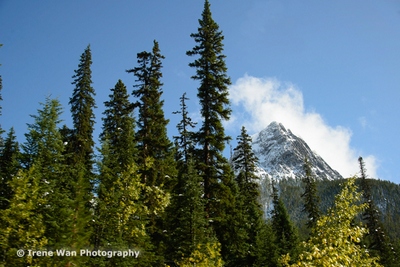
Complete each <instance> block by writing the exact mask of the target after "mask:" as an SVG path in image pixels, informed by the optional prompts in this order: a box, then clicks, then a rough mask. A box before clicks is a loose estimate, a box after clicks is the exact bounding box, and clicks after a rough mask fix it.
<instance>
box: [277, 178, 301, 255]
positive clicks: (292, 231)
mask: <svg viewBox="0 0 400 267" xmlns="http://www.w3.org/2000/svg"><path fill="white" fill-rule="evenodd" d="M272 192H273V193H272V197H273V200H272V203H273V205H274V208H273V210H272V211H271V221H272V229H273V230H274V233H275V244H276V246H277V250H278V251H277V252H278V255H285V254H288V253H290V254H292V255H296V249H297V246H298V243H299V238H298V235H297V231H296V228H295V227H294V225H293V223H292V221H291V220H290V217H289V214H288V212H287V209H286V207H285V204H284V203H283V201H282V199H281V197H280V196H279V193H278V189H277V188H276V185H275V184H274V183H273V184H272Z"/></svg>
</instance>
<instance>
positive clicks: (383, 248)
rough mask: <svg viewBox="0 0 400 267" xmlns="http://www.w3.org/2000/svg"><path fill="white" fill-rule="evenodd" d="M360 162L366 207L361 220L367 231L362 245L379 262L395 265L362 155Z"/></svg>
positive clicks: (392, 249) (392, 250)
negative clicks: (376, 257) (377, 258)
mask: <svg viewBox="0 0 400 267" xmlns="http://www.w3.org/2000/svg"><path fill="white" fill-rule="evenodd" d="M358 161H359V164H360V174H361V179H360V184H361V189H362V195H363V199H364V203H365V204H366V209H365V210H364V212H363V220H364V221H365V223H366V228H367V229H368V233H367V234H366V235H365V237H364V238H363V242H362V243H363V245H364V246H366V247H367V248H368V250H369V251H370V254H371V255H372V256H378V257H380V260H379V262H380V263H381V264H382V265H384V266H388V267H389V266H395V265H397V260H396V255H395V254H396V253H394V248H393V246H392V244H391V242H390V239H389V237H388V235H387V234H386V230H385V229H384V226H383V224H382V222H381V217H382V216H381V214H380V212H379V210H378V208H377V207H376V205H375V202H374V200H373V199H372V190H371V185H370V181H369V180H367V174H366V169H365V164H364V161H363V159H362V157H359V159H358Z"/></svg>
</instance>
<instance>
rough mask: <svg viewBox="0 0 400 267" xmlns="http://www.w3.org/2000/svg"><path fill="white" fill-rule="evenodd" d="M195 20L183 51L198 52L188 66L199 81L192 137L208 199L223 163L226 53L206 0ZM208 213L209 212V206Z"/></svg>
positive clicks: (227, 113)
mask: <svg viewBox="0 0 400 267" xmlns="http://www.w3.org/2000/svg"><path fill="white" fill-rule="evenodd" d="M199 24H200V27H199V28H198V32H197V33H192V34H191V35H190V36H191V37H192V38H194V41H195V42H196V46H195V47H194V48H193V49H192V50H190V51H187V52H186V54H187V55H189V56H198V58H197V59H195V60H194V61H193V62H192V63H190V64H189V66H190V67H192V68H195V69H196V75H194V76H192V79H194V80H198V81H200V86H199V88H198V93H197V96H198V98H199V100H200V105H201V116H202V118H203V123H202V125H201V128H200V129H199V131H198V132H197V133H196V141H197V143H198V144H199V145H200V149H199V155H198V157H199V160H200V162H201V165H200V168H201V171H202V176H203V179H204V193H205V197H206V199H207V201H210V202H211V201H212V200H213V199H216V195H215V194H216V191H215V190H216V184H217V183H218V182H219V178H220V177H219V176H220V173H221V172H220V171H221V167H219V166H221V165H222V164H225V163H226V159H225V158H224V157H223V156H222V151H223V150H224V148H225V142H226V141H227V140H229V139H230V138H229V137H228V136H226V135H225V131H224V127H223V125H222V121H223V120H228V119H229V117H230V114H231V109H230V108H229V99H228V85H230V84H231V81H230V78H229V77H228V75H227V67H226V65H225V57H226V56H225V55H224V54H222V52H223V43H222V41H223V39H224V36H223V35H222V32H221V31H220V30H219V26H218V24H217V23H216V22H215V21H214V20H213V18H212V14H211V10H210V4H209V2H208V1H207V0H206V1H205V2H204V10H203V13H202V18H201V19H200V20H199ZM208 213H209V214H208V216H210V215H211V214H210V213H211V210H209V211H208Z"/></svg>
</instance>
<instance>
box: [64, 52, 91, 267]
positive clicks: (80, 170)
mask: <svg viewBox="0 0 400 267" xmlns="http://www.w3.org/2000/svg"><path fill="white" fill-rule="evenodd" d="M91 65H92V54H91V50H90V45H88V46H87V47H86V49H85V50H84V52H83V53H82V55H81V57H80V62H79V64H78V69H77V70H75V71H74V72H75V75H73V76H72V78H73V79H74V80H73V82H72V84H73V85H75V88H74V90H73V93H72V97H71V98H70V101H69V104H70V106H71V114H72V121H73V129H68V128H67V127H64V128H63V129H62V136H63V138H64V142H67V145H66V151H65V153H64V154H65V157H66V161H67V165H68V167H69V168H68V173H67V174H66V175H67V176H68V177H69V180H68V181H67V184H66V188H67V189H68V191H69V195H70V199H71V200H72V201H71V202H70V203H69V204H70V209H72V211H73V220H72V221H71V222H70V227H69V228H68V229H70V231H71V235H69V236H68V239H69V240H68V243H69V244H70V247H71V248H74V249H80V248H83V247H87V246H88V245H89V241H90V235H91V228H90V224H89V222H90V220H91V211H90V209H92V200H93V185H94V181H95V177H94V174H93V163H94V159H93V146H94V141H93V136H92V135H93V129H94V123H95V121H94V119H95V115H94V111H93V109H94V108H96V105H95V100H94V96H95V91H94V88H93V87H92V71H91ZM71 260H72V261H75V262H72V261H71V262H70V264H72V263H73V264H77V262H79V261H80V262H79V264H84V261H85V260H87V259H86V258H85V257H79V258H76V259H71Z"/></svg>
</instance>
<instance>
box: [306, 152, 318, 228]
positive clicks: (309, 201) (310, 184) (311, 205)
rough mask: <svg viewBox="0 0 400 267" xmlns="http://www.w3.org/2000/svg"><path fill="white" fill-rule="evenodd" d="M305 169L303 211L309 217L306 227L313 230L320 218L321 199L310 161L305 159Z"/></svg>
mask: <svg viewBox="0 0 400 267" xmlns="http://www.w3.org/2000/svg"><path fill="white" fill-rule="evenodd" d="M303 168H304V172H305V177H304V178H303V179H302V180H303V183H304V187H305V189H304V193H303V195H301V196H302V198H303V199H304V209H303V211H305V212H306V213H307V215H308V221H307V223H306V225H307V227H308V228H309V229H311V228H313V227H314V225H315V224H316V222H317V220H318V218H319V216H320V211H319V198H318V195H317V184H316V181H315V177H314V176H313V175H312V170H311V163H310V162H309V161H308V159H305V161H304V167H303Z"/></svg>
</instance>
